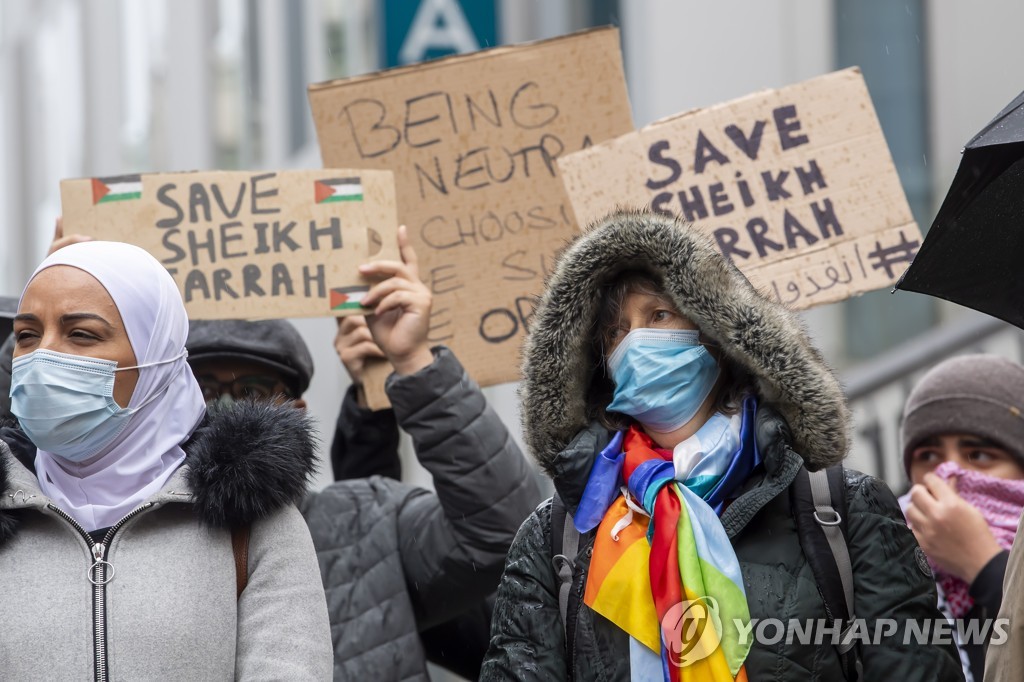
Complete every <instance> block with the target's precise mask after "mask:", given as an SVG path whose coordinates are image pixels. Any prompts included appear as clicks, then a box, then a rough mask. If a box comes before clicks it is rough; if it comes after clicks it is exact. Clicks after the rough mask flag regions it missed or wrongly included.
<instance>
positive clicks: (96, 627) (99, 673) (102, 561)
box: [46, 502, 153, 682]
mask: <svg viewBox="0 0 1024 682" xmlns="http://www.w3.org/2000/svg"><path fill="white" fill-rule="evenodd" d="M46 506H47V507H48V508H49V509H50V510H51V511H52V512H53V513H55V514H56V515H57V516H59V517H61V518H62V519H64V520H65V521H67V522H68V523H70V524H71V525H72V527H74V529H75V530H77V531H78V533H79V534H80V535H81V536H82V538H84V539H85V542H86V544H87V545H88V546H89V549H90V550H91V551H92V557H93V563H92V565H91V566H89V573H88V577H89V582H91V583H92V625H93V665H94V668H95V673H96V682H107V583H108V582H109V580H108V579H107V566H110V563H109V562H108V561H107V560H106V554H107V549H108V548H109V547H110V543H111V541H112V540H113V539H114V533H116V532H117V531H118V529H119V528H121V526H123V525H124V524H125V523H126V522H127V521H129V520H130V519H132V518H134V517H136V516H138V515H139V514H141V513H142V512H144V511H146V510H147V509H149V508H150V507H152V506H153V503H152V502H147V503H146V504H144V505H142V506H141V507H138V508H137V509H134V510H133V511H131V512H129V513H128V514H126V515H125V516H124V517H122V518H121V520H120V521H118V522H117V523H115V524H114V525H113V526H111V527H110V530H108V531H107V534H106V535H104V536H103V542H94V541H93V539H92V536H91V535H89V532H88V531H87V530H85V528H83V527H82V524H80V523H78V521H75V520H74V519H73V518H71V516H70V515H69V514H68V513H67V512H66V511H64V510H63V509H61V508H60V507H57V506H56V505H53V504H48V505H46ZM111 578H113V575H111Z"/></svg>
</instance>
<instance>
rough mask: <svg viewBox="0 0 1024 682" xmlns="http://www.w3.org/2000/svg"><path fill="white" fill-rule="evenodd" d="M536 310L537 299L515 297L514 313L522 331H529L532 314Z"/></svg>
mask: <svg viewBox="0 0 1024 682" xmlns="http://www.w3.org/2000/svg"><path fill="white" fill-rule="evenodd" d="M536 310H537V299H536V298H535V297H533V296H516V313H517V314H518V315H519V321H520V322H521V323H522V325H523V329H524V330H529V329H530V322H532V321H533V313H534V312H536Z"/></svg>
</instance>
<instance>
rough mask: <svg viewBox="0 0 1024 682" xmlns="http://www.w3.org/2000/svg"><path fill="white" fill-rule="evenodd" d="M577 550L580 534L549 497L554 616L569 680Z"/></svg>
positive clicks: (557, 499) (558, 500)
mask: <svg viewBox="0 0 1024 682" xmlns="http://www.w3.org/2000/svg"><path fill="white" fill-rule="evenodd" d="M579 548H580V533H579V531H578V530H576V526H575V524H573V522H572V519H571V518H570V517H569V514H568V513H567V511H566V509H565V503H564V502H562V498H560V497H559V496H558V493H555V495H554V497H552V498H551V565H552V566H553V567H554V569H555V575H557V576H558V613H559V615H561V617H562V631H563V633H564V634H565V647H566V652H567V656H568V664H567V668H566V669H567V670H568V671H569V679H571V678H572V651H573V647H572V641H573V638H574V637H575V635H576V619H575V618H573V617H571V616H572V615H573V612H572V611H570V609H569V601H570V599H571V598H572V583H573V578H574V577H575V574H576V555H577V554H578V553H579Z"/></svg>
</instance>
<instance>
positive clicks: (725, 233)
mask: <svg viewBox="0 0 1024 682" xmlns="http://www.w3.org/2000/svg"><path fill="white" fill-rule="evenodd" d="M739 240H740V235H739V233H738V232H736V230H734V229H733V228H731V227H719V228H717V229H716V230H715V241H716V242H718V250H719V251H721V252H722V255H723V256H725V257H726V258H728V259H729V261H730V262H735V261H734V260H733V258H732V257H733V256H739V257H740V258H742V259H743V260H746V259H748V258H750V251H747V250H745V249H741V248H740V247H738V246H736V243H737V242H738V241H739Z"/></svg>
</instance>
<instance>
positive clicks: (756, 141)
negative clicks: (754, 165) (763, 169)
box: [725, 121, 767, 161]
mask: <svg viewBox="0 0 1024 682" xmlns="http://www.w3.org/2000/svg"><path fill="white" fill-rule="evenodd" d="M766 123H767V121H757V122H755V123H754V128H753V129H752V130H751V131H750V136H749V137H747V136H746V135H745V134H744V133H743V131H742V130H741V129H740V127H739V126H738V125H735V124H733V125H729V126H726V128H725V134H726V135H728V136H729V139H730V140H732V141H733V144H735V145H736V147H738V148H739V150H740V151H741V152H743V153H744V154H746V155H747V158H748V159H750V160H751V161H755V160H757V153H758V151H759V150H760V149H761V138H762V136H763V135H764V126H765V124H766Z"/></svg>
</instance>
